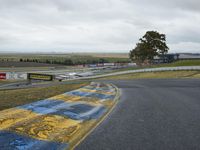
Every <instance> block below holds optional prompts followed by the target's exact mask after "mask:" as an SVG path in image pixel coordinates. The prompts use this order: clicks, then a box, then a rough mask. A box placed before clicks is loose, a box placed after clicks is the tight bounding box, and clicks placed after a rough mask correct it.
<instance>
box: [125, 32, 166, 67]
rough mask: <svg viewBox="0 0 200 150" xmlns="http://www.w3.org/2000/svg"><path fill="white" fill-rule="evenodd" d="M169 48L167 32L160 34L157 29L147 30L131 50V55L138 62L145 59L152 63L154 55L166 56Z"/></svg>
mask: <svg viewBox="0 0 200 150" xmlns="http://www.w3.org/2000/svg"><path fill="white" fill-rule="evenodd" d="M168 50H169V48H168V46H167V45H166V36H165V34H160V33H159V32H157V31H147V32H146V33H145V35H144V36H143V37H142V38H140V39H139V43H137V44H136V47H135V48H134V49H132V50H131V51H130V53H129V57H130V59H131V60H133V61H136V62H138V63H143V62H144V61H148V62H149V63H151V62H152V60H153V59H154V56H158V55H161V56H164V54H166V53H167V52H168Z"/></svg>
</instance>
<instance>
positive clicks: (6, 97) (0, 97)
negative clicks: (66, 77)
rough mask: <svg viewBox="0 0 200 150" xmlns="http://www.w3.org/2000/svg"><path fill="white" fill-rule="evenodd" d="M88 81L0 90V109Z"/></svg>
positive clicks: (67, 89)
mask: <svg viewBox="0 0 200 150" xmlns="http://www.w3.org/2000/svg"><path fill="white" fill-rule="evenodd" d="M88 84H89V82H88V81H83V82H79V83H77V82H76V83H71V84H64V85H56V86H49V87H37V88H28V89H15V90H2V91H0V110H3V109H7V108H12V107H15V106H19V105H23V104H27V103H31V102H34V101H38V100H42V99H46V98H49V97H52V96H56V95H59V94H62V93H64V92H68V91H71V90H74V89H78V88H80V87H82V86H85V85H88Z"/></svg>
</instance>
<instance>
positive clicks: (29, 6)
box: [0, 0, 200, 53]
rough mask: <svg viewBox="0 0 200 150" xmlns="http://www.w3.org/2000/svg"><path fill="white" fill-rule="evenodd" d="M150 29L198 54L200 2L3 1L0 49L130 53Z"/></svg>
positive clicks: (175, 49)
mask: <svg viewBox="0 0 200 150" xmlns="http://www.w3.org/2000/svg"><path fill="white" fill-rule="evenodd" d="M147 30H157V31H159V32H160V33H164V34H166V36H167V44H168V45H169V47H170V52H199V53H200V0H0V52H3V51H4V52H5V51H18V52H22V51H24V52H69V53H71V52H128V51H129V50H130V49H132V48H134V47H135V44H136V42H138V39H139V38H140V37H141V36H142V35H144V34H145V32H146V31H147Z"/></svg>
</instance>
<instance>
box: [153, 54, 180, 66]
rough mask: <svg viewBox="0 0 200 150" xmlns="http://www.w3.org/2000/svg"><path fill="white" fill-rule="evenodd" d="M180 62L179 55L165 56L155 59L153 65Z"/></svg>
mask: <svg viewBox="0 0 200 150" xmlns="http://www.w3.org/2000/svg"><path fill="white" fill-rule="evenodd" d="M176 60H179V54H164V55H159V56H156V57H154V59H153V63H154V64H160V63H171V62H173V61H176Z"/></svg>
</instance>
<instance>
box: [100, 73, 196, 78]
mask: <svg viewBox="0 0 200 150" xmlns="http://www.w3.org/2000/svg"><path fill="white" fill-rule="evenodd" d="M153 78H161V79H162V78H200V71H162V72H142V73H129V74H124V75H116V76H109V77H104V78H100V79H98V80H132V79H153Z"/></svg>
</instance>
